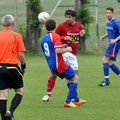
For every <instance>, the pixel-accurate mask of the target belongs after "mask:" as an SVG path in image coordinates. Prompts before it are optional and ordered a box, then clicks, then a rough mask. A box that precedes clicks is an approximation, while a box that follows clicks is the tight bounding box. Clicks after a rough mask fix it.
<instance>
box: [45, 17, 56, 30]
mask: <svg viewBox="0 0 120 120" xmlns="http://www.w3.org/2000/svg"><path fill="white" fill-rule="evenodd" d="M45 27H46V29H47V31H53V30H55V29H56V22H55V21H54V20H52V19H49V20H47V21H46V23H45Z"/></svg>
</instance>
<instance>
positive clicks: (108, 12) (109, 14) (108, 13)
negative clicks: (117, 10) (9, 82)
mask: <svg viewBox="0 0 120 120" xmlns="http://www.w3.org/2000/svg"><path fill="white" fill-rule="evenodd" d="M113 13H114V9H113V8H111V7H109V8H106V16H107V19H108V20H109V21H110V20H111V19H112V18H113Z"/></svg>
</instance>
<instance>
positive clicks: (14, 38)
mask: <svg viewBox="0 0 120 120" xmlns="http://www.w3.org/2000/svg"><path fill="white" fill-rule="evenodd" d="M20 37H21V35H20V34H18V33H16V32H14V31H12V30H3V31H1V32H0V63H5V64H18V46H17V44H18V39H19V38H20Z"/></svg>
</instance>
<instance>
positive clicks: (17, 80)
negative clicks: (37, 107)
mask: <svg viewBox="0 0 120 120" xmlns="http://www.w3.org/2000/svg"><path fill="white" fill-rule="evenodd" d="M6 69H7V73H8V76H9V79H10V80H9V81H10V82H9V86H10V88H13V89H14V91H15V96H14V97H13V99H12V101H11V105H10V109H9V111H8V112H7V113H6V114H5V117H6V119H8V120H9V119H10V120H13V114H14V111H15V110H16V109H17V108H18V106H19V105H20V103H21V101H22V97H23V92H24V89H23V75H22V73H21V71H20V68H19V67H18V66H16V65H15V66H12V67H11V66H8V67H6Z"/></svg>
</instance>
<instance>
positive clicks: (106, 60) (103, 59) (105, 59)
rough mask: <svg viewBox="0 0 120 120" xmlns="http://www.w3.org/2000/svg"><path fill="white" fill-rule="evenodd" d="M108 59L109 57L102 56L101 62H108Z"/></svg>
mask: <svg viewBox="0 0 120 120" xmlns="http://www.w3.org/2000/svg"><path fill="white" fill-rule="evenodd" d="M109 59H110V57H105V56H104V57H103V58H102V63H108V61H109Z"/></svg>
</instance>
